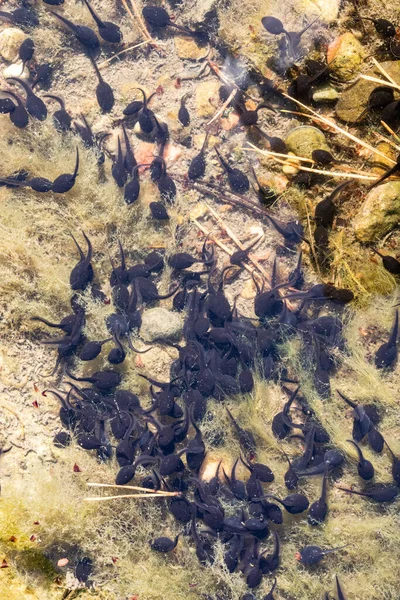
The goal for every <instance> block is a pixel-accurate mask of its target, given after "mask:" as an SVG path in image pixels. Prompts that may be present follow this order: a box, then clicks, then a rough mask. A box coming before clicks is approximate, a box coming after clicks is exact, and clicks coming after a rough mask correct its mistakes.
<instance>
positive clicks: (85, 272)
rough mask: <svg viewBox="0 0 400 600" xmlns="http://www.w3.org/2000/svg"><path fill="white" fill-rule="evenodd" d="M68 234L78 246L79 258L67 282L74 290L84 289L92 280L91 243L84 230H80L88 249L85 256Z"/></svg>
mask: <svg viewBox="0 0 400 600" xmlns="http://www.w3.org/2000/svg"><path fill="white" fill-rule="evenodd" d="M70 235H71V237H72V239H73V240H74V242H75V245H76V247H77V248H78V252H79V259H80V260H79V262H78V264H77V265H75V267H74V268H73V269H72V271H71V274H70V276H69V283H70V286H71V288H72V289H73V290H74V291H77V290H84V289H85V288H86V287H87V286H88V285H89V283H91V282H92V280H93V267H92V265H91V262H90V261H91V260H92V255H93V250H92V244H91V242H90V240H89V238H88V237H87V235H86V234H85V232H83V231H82V235H83V237H84V238H85V240H86V243H87V246H88V251H87V254H86V256H85V255H84V253H83V251H82V248H81V247H80V246H79V244H78V242H77V241H76V239H75V238H74V236H73V235H72V233H71V234H70Z"/></svg>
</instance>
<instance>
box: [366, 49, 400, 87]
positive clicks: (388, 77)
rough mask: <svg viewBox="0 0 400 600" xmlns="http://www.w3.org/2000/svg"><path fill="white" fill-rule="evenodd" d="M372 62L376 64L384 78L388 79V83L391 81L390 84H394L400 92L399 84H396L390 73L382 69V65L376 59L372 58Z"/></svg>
mask: <svg viewBox="0 0 400 600" xmlns="http://www.w3.org/2000/svg"><path fill="white" fill-rule="evenodd" d="M372 62H373V63H374V65H375V66H376V68H377V69H378V71H380V72H381V73H382V75H383V76H384V77H386V79H387V80H388V81H390V83H392V84H393V85H394V86H396V87H397V89H398V90H400V86H399V84H398V83H396V82H395V80H394V79H393V77H392V76H391V75H389V73H388V72H387V71H386V70H385V69H384V68H383V67H382V65H380V64H379V63H378V61H377V60H376V58H374V57H372Z"/></svg>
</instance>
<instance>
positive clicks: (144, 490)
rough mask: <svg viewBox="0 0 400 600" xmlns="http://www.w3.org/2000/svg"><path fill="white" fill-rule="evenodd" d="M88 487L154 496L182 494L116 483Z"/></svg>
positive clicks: (94, 484)
mask: <svg viewBox="0 0 400 600" xmlns="http://www.w3.org/2000/svg"><path fill="white" fill-rule="evenodd" d="M86 485H87V486H88V487H98V488H114V489H115V488H117V489H120V490H136V491H138V492H147V491H148V492H149V493H152V494H158V495H163V496H179V495H180V492H163V491H161V490H158V491H157V490H156V491H155V490H150V489H149V490H147V488H143V487H139V486H138V485H117V484H115V483H87V484H86Z"/></svg>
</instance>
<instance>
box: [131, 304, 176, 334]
mask: <svg viewBox="0 0 400 600" xmlns="http://www.w3.org/2000/svg"><path fill="white" fill-rule="evenodd" d="M182 327H183V320H182V318H181V317H180V316H179V315H178V314H176V313H174V312H171V311H170V310H167V309H166V308H159V307H157V308H150V309H149V310H146V311H144V313H143V316H142V326H141V328H140V335H141V337H142V338H143V339H144V341H145V342H152V341H154V340H155V339H157V338H165V339H167V340H171V341H174V340H178V339H179V338H180V337H181V335H182Z"/></svg>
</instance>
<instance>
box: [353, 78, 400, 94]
mask: <svg viewBox="0 0 400 600" xmlns="http://www.w3.org/2000/svg"><path fill="white" fill-rule="evenodd" d="M360 79H364V80H365V81H372V82H373V83H379V84H380V85H381V86H384V87H390V88H393V89H396V90H400V88H399V86H398V85H397V84H396V83H392V82H390V81H385V80H384V79H379V78H378V77H372V75H360Z"/></svg>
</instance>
